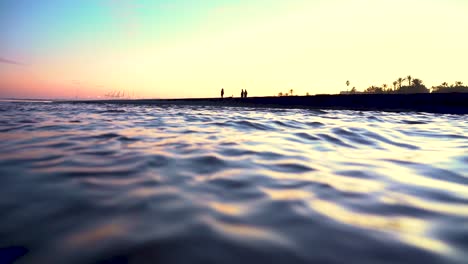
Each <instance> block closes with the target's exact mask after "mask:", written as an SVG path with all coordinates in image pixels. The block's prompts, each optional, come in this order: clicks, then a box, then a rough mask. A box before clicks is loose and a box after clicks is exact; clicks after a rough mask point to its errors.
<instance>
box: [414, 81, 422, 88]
mask: <svg viewBox="0 0 468 264" xmlns="http://www.w3.org/2000/svg"><path fill="white" fill-rule="evenodd" d="M422 85H423V81H422V80H420V79H414V80H413V86H416V87H419V86H422Z"/></svg>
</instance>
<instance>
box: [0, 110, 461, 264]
mask: <svg viewBox="0 0 468 264" xmlns="http://www.w3.org/2000/svg"><path fill="white" fill-rule="evenodd" d="M467 119H468V117H467V116H466V115H461V116H460V115H459V116H456V115H434V114H424V113H382V112H356V111H331V110H329V111H317V110H281V109H252V108H222V107H190V106H184V107H182V106H167V107H156V106H129V105H127V106H125V105H122V106H118V105H104V104H96V105H80V104H75V105H72V104H53V103H13V102H10V103H0V175H1V176H0V212H1V217H0V219H1V220H0V248H1V249H0V262H1V261H3V262H7V257H8V256H7V255H8V254H9V257H10V258H11V259H15V258H16V259H17V262H16V263H314V262H315V263H396V262H398V263H466V262H465V261H466V259H468V121H467ZM15 255H16V256H15ZM21 255H22V256H21ZM105 261H108V262H105ZM112 261H113V262H112Z"/></svg>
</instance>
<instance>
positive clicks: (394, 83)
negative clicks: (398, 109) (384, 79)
mask: <svg viewBox="0 0 468 264" xmlns="http://www.w3.org/2000/svg"><path fill="white" fill-rule="evenodd" d="M397 84H398V82H397V81H394V82H393V91H395V90H396V85H397Z"/></svg>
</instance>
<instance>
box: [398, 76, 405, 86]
mask: <svg viewBox="0 0 468 264" xmlns="http://www.w3.org/2000/svg"><path fill="white" fill-rule="evenodd" d="M404 80H405V79H403V78H401V77H400V78H398V80H397V82H398V88H401V84H402V83H403V81H404Z"/></svg>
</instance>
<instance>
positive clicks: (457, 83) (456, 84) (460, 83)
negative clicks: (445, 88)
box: [455, 81, 463, 87]
mask: <svg viewBox="0 0 468 264" xmlns="http://www.w3.org/2000/svg"><path fill="white" fill-rule="evenodd" d="M462 85H463V82H460V81H458V82H455V86H457V87H458V86H462Z"/></svg>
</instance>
